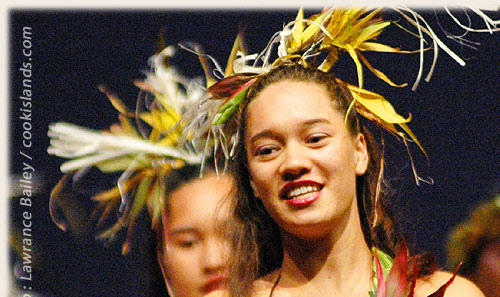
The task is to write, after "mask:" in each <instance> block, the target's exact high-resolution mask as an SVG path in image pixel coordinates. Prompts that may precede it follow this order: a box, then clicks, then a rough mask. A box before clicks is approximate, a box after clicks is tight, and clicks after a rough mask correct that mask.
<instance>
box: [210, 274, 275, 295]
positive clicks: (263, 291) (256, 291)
mask: <svg viewBox="0 0 500 297" xmlns="http://www.w3.org/2000/svg"><path fill="white" fill-rule="evenodd" d="M278 277H279V271H278V270H276V271H273V272H271V273H269V274H267V275H265V276H263V277H261V278H259V279H257V280H255V281H254V282H253V284H252V297H269V294H270V293H271V290H272V288H273V286H274V285H275V283H276V280H277V279H278ZM228 296H229V292H228V291H226V290H219V291H214V292H212V293H210V294H208V295H207V296H205V297H228Z"/></svg>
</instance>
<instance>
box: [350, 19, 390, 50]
mask: <svg viewBox="0 0 500 297" xmlns="http://www.w3.org/2000/svg"><path fill="white" fill-rule="evenodd" d="M390 24H391V22H380V23H375V24H373V25H370V26H367V27H365V28H363V29H361V30H359V31H357V32H358V34H356V36H355V39H354V40H349V41H348V43H349V44H351V45H352V46H353V47H354V48H357V47H358V46H359V45H360V44H361V43H363V42H365V41H367V40H370V39H372V38H374V37H376V36H377V35H379V34H380V33H381V32H382V30H384V29H385V27H387V26H389V25H390Z"/></svg>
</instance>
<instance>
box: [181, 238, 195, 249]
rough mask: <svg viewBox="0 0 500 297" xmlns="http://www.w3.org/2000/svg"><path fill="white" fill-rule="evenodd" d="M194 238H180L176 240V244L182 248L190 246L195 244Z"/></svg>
mask: <svg viewBox="0 0 500 297" xmlns="http://www.w3.org/2000/svg"><path fill="white" fill-rule="evenodd" d="M196 243H197V241H196V240H181V241H179V242H178V245H179V246H180V247H182V248H186V249H187V248H192V247H194V246H195V245H196Z"/></svg>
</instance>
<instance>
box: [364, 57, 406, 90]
mask: <svg viewBox="0 0 500 297" xmlns="http://www.w3.org/2000/svg"><path fill="white" fill-rule="evenodd" d="M358 57H359V58H360V59H361V61H363V63H364V64H365V65H366V67H368V69H370V70H371V71H372V72H373V74H375V75H376V76H377V77H378V78H380V79H381V80H383V81H385V82H386V83H388V84H389V85H390V86H393V87H405V86H407V85H408V84H407V83H403V84H400V85H398V84H395V83H393V82H392V81H391V80H390V79H389V78H388V77H387V76H386V75H385V74H384V73H383V72H382V71H379V70H377V69H375V68H373V67H372V65H371V64H370V62H368V60H366V58H365V57H364V56H363V55H361V54H360V53H358Z"/></svg>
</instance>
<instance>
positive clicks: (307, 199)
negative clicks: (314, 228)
mask: <svg viewBox="0 0 500 297" xmlns="http://www.w3.org/2000/svg"><path fill="white" fill-rule="evenodd" d="M300 187H313V188H314V189H315V190H316V191H315V192H311V193H310V194H309V195H308V194H307V193H303V194H302V195H297V196H298V197H293V198H290V197H289V194H290V192H291V191H293V190H294V189H298V188H300ZM322 189H323V185H322V184H320V183H318V182H315V181H312V180H300V181H293V182H289V183H286V184H285V185H284V186H283V188H282V189H281V191H280V192H279V194H280V197H281V199H283V200H286V202H287V203H288V204H290V205H293V206H306V205H309V204H311V203H313V202H314V201H316V200H317V199H318V198H319V196H320V195H321V190H322ZM299 196H300V198H299Z"/></svg>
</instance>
